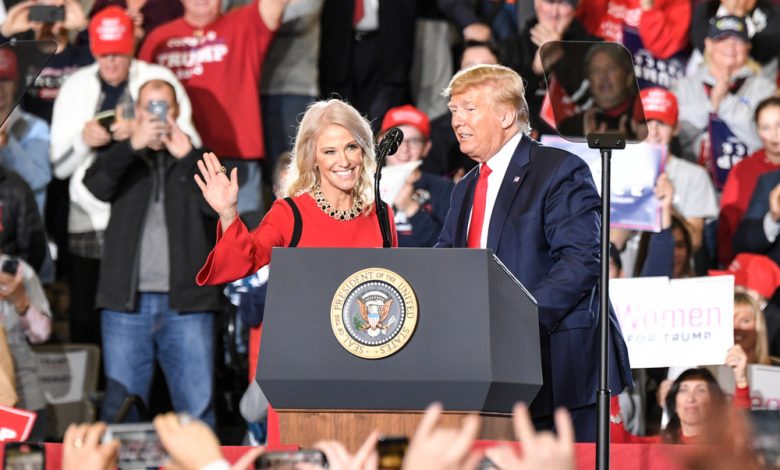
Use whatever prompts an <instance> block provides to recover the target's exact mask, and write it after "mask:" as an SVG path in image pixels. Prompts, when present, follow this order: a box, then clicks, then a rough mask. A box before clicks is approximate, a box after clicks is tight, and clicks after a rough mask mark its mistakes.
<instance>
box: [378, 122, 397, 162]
mask: <svg viewBox="0 0 780 470" xmlns="http://www.w3.org/2000/svg"><path fill="white" fill-rule="evenodd" d="M403 140H404V133H403V131H402V130H401V129H399V128H397V127H393V128H392V129H390V130H389V131H387V133H386V134H385V137H384V139H382V142H380V143H379V148H378V149H377V152H376V162H377V166H378V167H380V168H381V167H382V166H383V165H384V161H385V157H387V156H388V155H392V154H394V153H395V152H397V151H398V147H399V146H400V145H401V142H403Z"/></svg>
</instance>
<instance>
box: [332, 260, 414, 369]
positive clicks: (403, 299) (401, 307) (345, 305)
mask: <svg viewBox="0 0 780 470" xmlns="http://www.w3.org/2000/svg"><path fill="white" fill-rule="evenodd" d="M417 315H418V311H417V297H415V295H414V291H413V290H412V287H411V286H410V285H409V283H408V282H406V280H405V279H404V278H402V277H401V276H399V275H398V274H396V273H394V272H393V271H388V270H387V269H382V268H369V269H364V270H362V271H358V272H356V273H354V274H352V275H351V276H349V277H348V278H347V279H346V280H345V281H344V282H342V283H341V285H340V286H339V288H338V290H337V291H336V294H335V295H334V296H333V302H332V303H331V306H330V324H331V327H332V328H333V334H334V335H335V336H336V339H337V340H338V342H339V343H340V344H341V345H342V346H343V347H344V349H346V350H347V351H349V352H350V353H352V354H354V355H355V356H358V357H362V358H364V359H381V358H383V357H387V356H389V355H391V354H394V353H396V352H398V351H399V350H400V349H401V348H403V347H404V345H406V343H407V342H408V341H409V339H410V338H411V337H412V334H413V333H414V329H415V327H416V326H417Z"/></svg>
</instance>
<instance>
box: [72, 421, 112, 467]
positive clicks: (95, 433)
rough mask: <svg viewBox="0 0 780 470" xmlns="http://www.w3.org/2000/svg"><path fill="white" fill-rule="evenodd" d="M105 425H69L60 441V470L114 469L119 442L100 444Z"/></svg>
mask: <svg viewBox="0 0 780 470" xmlns="http://www.w3.org/2000/svg"><path fill="white" fill-rule="evenodd" d="M105 430H106V425H105V423H95V424H71V425H70V426H68V429H67V430H66V431H65V437H64V439H63V441H62V470H110V469H113V468H116V463H117V452H118V450H119V441H111V442H110V443H108V444H101V443H100V437H101V436H102V435H103V433H104V432H105Z"/></svg>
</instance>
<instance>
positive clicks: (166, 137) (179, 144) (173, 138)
mask: <svg viewBox="0 0 780 470" xmlns="http://www.w3.org/2000/svg"><path fill="white" fill-rule="evenodd" d="M168 129H170V133H169V134H163V136H162V143H163V144H164V145H165V148H166V149H168V152H169V153H170V154H171V155H173V156H174V158H176V159H181V158H184V157H186V156H187V154H188V153H190V152H191V151H192V142H190V138H189V136H187V134H185V133H184V132H183V131H182V130H181V129H180V128H179V126H177V125H176V121H174V120H173V119H171V118H170V117H169V118H168Z"/></svg>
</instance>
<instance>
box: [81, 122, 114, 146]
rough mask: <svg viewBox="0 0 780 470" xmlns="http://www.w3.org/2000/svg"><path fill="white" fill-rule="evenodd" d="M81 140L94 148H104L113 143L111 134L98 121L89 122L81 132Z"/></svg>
mask: <svg viewBox="0 0 780 470" xmlns="http://www.w3.org/2000/svg"><path fill="white" fill-rule="evenodd" d="M81 139H82V140H83V141H84V143H85V144H87V145H88V146H90V147H92V148H97V147H102V146H104V145H107V144H108V143H109V142H111V134H109V132H108V131H107V130H106V129H105V127H103V126H101V125H100V124H99V123H98V122H97V121H96V120H94V119H93V120H91V121H88V122H87V123H86V124H85V125H84V130H83V131H81Z"/></svg>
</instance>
